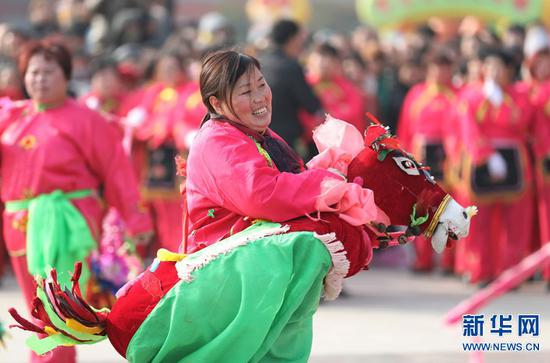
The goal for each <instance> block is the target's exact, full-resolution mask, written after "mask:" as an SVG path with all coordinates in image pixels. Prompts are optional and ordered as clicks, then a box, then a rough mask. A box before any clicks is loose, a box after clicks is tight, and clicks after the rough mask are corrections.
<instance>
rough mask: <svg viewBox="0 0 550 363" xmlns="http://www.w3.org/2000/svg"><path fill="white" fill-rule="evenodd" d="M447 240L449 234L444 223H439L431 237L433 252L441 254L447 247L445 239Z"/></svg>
mask: <svg viewBox="0 0 550 363" xmlns="http://www.w3.org/2000/svg"><path fill="white" fill-rule="evenodd" d="M448 238H449V233H448V232H447V228H446V227H445V224H444V223H439V225H438V226H437V227H436V229H435V232H434V234H433V236H432V247H433V249H434V251H435V252H437V253H441V252H443V250H444V249H445V246H446V245H447V239H448Z"/></svg>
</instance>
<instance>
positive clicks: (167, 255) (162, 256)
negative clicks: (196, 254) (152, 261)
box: [157, 248, 187, 262]
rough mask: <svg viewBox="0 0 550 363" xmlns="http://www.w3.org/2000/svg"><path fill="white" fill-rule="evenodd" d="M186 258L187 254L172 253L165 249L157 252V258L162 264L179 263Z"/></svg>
mask: <svg viewBox="0 0 550 363" xmlns="http://www.w3.org/2000/svg"><path fill="white" fill-rule="evenodd" d="M185 257H187V255H186V254H185V253H176V252H171V251H168V250H167V249H165V248H161V249H160V250H158V251H157V258H158V260H159V261H161V262H168V261H170V262H178V261H181V260H183V259H184V258H185Z"/></svg>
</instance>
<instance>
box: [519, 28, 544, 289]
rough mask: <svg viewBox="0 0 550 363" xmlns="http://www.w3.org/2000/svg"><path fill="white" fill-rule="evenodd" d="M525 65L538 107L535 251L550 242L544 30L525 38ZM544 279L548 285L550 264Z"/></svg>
mask: <svg viewBox="0 0 550 363" xmlns="http://www.w3.org/2000/svg"><path fill="white" fill-rule="evenodd" d="M524 50H525V66H526V68H527V71H528V73H527V75H528V76H529V78H528V79H527V80H526V81H525V82H523V86H524V87H525V92H527V93H528V94H529V97H530V99H531V102H532V104H533V106H534V107H535V124H534V131H533V140H532V146H533V155H534V158H535V160H534V165H535V181H536V186H537V188H536V216H537V218H536V219H535V235H534V238H533V241H534V243H533V245H532V249H533V250H538V249H539V248H541V247H542V245H543V244H544V243H548V242H550V36H549V34H548V32H547V31H546V29H545V28H543V27H533V28H531V29H530V30H529V31H528V32H527V36H526V39H525V49H524ZM543 277H544V279H545V280H546V281H548V282H549V285H548V287H549V288H550V265H548V266H547V268H545V269H544V272H543Z"/></svg>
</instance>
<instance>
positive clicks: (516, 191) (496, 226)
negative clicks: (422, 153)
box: [457, 86, 533, 283]
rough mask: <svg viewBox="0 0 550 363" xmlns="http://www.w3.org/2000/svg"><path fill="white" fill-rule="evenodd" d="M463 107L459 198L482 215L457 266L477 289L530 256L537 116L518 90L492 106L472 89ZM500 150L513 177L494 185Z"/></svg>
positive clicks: (506, 93)
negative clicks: (494, 161) (492, 166)
mask: <svg viewBox="0 0 550 363" xmlns="http://www.w3.org/2000/svg"><path fill="white" fill-rule="evenodd" d="M459 107H460V109H461V114H460V126H461V138H462V144H463V148H464V165H463V176H462V177H463V184H462V185H460V186H459V190H458V192H460V193H461V195H462V196H464V197H465V198H467V199H470V201H471V202H473V203H476V204H477V205H478V206H479V210H480V213H479V217H478V218H476V220H475V221H474V222H473V224H472V226H471V229H470V235H469V236H468V238H467V239H466V241H465V243H461V244H460V245H459V247H458V248H457V261H458V262H459V264H460V269H461V270H464V272H465V273H467V274H468V275H469V277H470V281H471V282H474V283H475V282H479V281H489V280H492V279H494V278H496V277H498V276H499V274H500V273H501V272H502V271H504V270H505V269H506V268H508V267H511V266H513V265H514V264H516V263H518V262H519V261H520V260H521V259H522V258H523V257H525V256H526V254H527V253H528V251H529V245H530V242H531V236H532V229H533V228H532V224H531V223H530V222H529V221H531V219H532V216H533V186H532V184H533V172H532V167H531V161H530V158H529V153H528V150H527V142H528V140H529V139H530V137H531V135H532V134H531V133H532V126H533V122H532V121H533V113H532V107H531V106H530V104H529V100H528V97H527V94H525V92H521V91H518V89H517V88H516V87H514V86H509V87H508V88H506V89H505V90H503V100H502V102H501V104H500V105H494V104H492V103H491V102H490V101H489V100H488V99H487V98H486V97H485V96H484V94H483V92H482V89H481V88H478V89H477V90H475V89H470V90H469V91H468V92H467V93H465V94H464V95H463V104H461V105H460V106H459ZM497 150H498V152H499V153H500V154H501V156H502V157H503V158H504V159H505V160H506V168H507V172H506V177H505V179H504V180H497V181H494V180H493V177H492V176H491V174H490V171H489V167H488V164H487V163H488V160H489V158H490V157H491V156H492V155H493V153H494V152H495V151H497Z"/></svg>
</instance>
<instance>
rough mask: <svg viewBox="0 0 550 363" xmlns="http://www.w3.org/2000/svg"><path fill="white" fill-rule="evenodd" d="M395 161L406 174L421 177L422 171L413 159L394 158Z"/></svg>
mask: <svg viewBox="0 0 550 363" xmlns="http://www.w3.org/2000/svg"><path fill="white" fill-rule="evenodd" d="M393 160H394V161H395V163H396V164H397V166H398V167H399V169H401V170H403V171H404V172H405V173H407V174H409V175H420V171H419V170H418V168H417V167H416V164H415V163H414V162H413V161H412V160H411V159H409V158H406V157H404V156H394V157H393Z"/></svg>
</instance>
